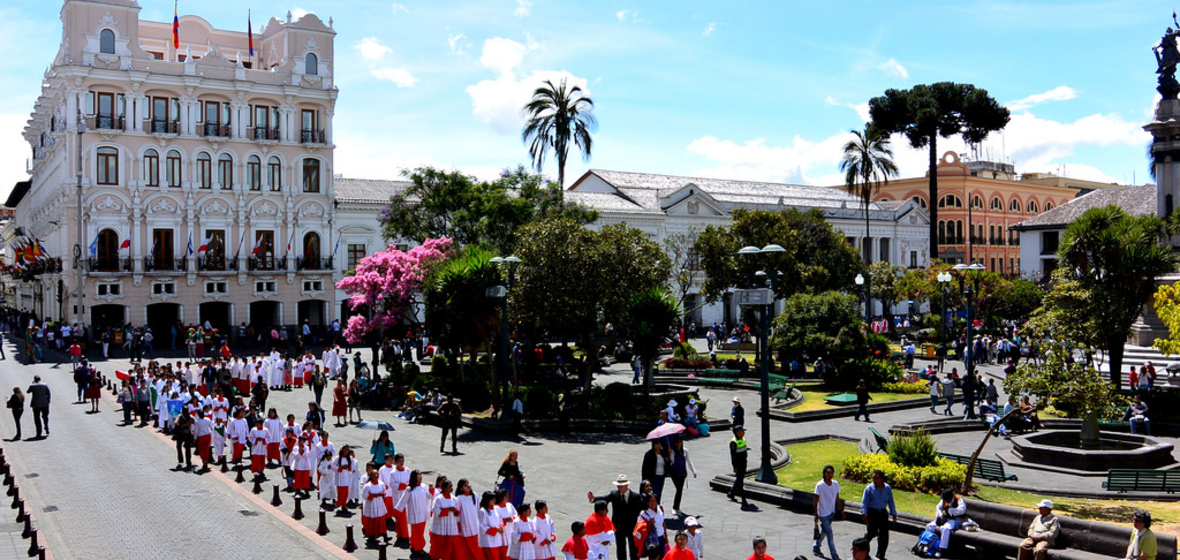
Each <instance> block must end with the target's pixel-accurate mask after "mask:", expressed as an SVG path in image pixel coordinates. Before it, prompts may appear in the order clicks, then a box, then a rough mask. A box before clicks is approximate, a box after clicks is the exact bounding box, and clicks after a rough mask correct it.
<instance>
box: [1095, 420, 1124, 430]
mask: <svg viewBox="0 0 1180 560" xmlns="http://www.w3.org/2000/svg"><path fill="white" fill-rule="evenodd" d="M1098 429H1099V430H1103V431H1107V432H1129V431H1131V423H1130V422H1122V421H1119V420H1099V421H1098Z"/></svg>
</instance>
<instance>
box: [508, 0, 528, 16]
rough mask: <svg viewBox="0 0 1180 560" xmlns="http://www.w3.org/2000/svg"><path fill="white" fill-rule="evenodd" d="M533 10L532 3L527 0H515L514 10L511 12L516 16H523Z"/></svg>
mask: <svg viewBox="0 0 1180 560" xmlns="http://www.w3.org/2000/svg"><path fill="white" fill-rule="evenodd" d="M532 11H533V3H532V2H531V1H529V0H516V11H514V12H512V13H513V14H515V15H516V17H525V16H527V15H529V14H531V13H532Z"/></svg>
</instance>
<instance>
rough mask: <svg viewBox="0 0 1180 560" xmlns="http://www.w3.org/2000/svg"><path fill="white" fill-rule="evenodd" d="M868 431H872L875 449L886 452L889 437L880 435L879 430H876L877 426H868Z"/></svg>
mask: <svg viewBox="0 0 1180 560" xmlns="http://www.w3.org/2000/svg"><path fill="white" fill-rule="evenodd" d="M869 431H870V432H873V439H875V440H877V451H880V452H881V453H887V452H888V451H889V438H886V437H885V436H883V435H881V432H878V431H877V428H874V427H872V426H869Z"/></svg>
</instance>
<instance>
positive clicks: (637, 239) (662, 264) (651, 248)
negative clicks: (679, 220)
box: [584, 224, 671, 325]
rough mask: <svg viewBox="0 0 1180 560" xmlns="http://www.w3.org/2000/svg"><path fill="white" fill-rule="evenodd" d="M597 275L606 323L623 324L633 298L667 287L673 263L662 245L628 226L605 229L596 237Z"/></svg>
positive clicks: (602, 314)
mask: <svg viewBox="0 0 1180 560" xmlns="http://www.w3.org/2000/svg"><path fill="white" fill-rule="evenodd" d="M595 260H596V265H595V268H594V269H591V270H590V271H584V273H588V274H592V275H593V276H595V280H596V282H597V293H598V298H599V299H598V313H599V317H600V318H601V321H602V324H603V325H605V324H606V323H613V324H615V325H618V324H620V322H621V321H622V320H623V314H624V313H625V312H626V310H627V308H628V306H629V304H630V302H631V298H632V296H634V295H635V294H638V293H643V292H646V291H649V290H651V289H652V288H654V287H657V286H664V285H665V282H666V281H667V279H668V270H669V269H670V268H671V263H670V261H669V259H668V255H667V254H665V253H664V251H663V250H661V249H660V245H659V244H658V243H656V242H655V241H652V240H651V239H650V238H648V236H647V234H646V233H644V232H643V231H641V230H638V229H635V228H633V227H627V225H626V224H612V225H608V226H603V228H602V229H601V230H599V231H598V232H597V233H596V235H595Z"/></svg>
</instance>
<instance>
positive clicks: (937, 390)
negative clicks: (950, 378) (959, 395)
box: [926, 373, 942, 414]
mask: <svg viewBox="0 0 1180 560" xmlns="http://www.w3.org/2000/svg"><path fill="white" fill-rule="evenodd" d="M926 386H927V387H929V388H930V413H931V414H937V413H938V411H937V410H934V409H935V408H937V407H938V397H939V396H940V395H942V382H941V381H939V380H938V374H937V373H935V374H934V375H931V376H930V381H928V382H926Z"/></svg>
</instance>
